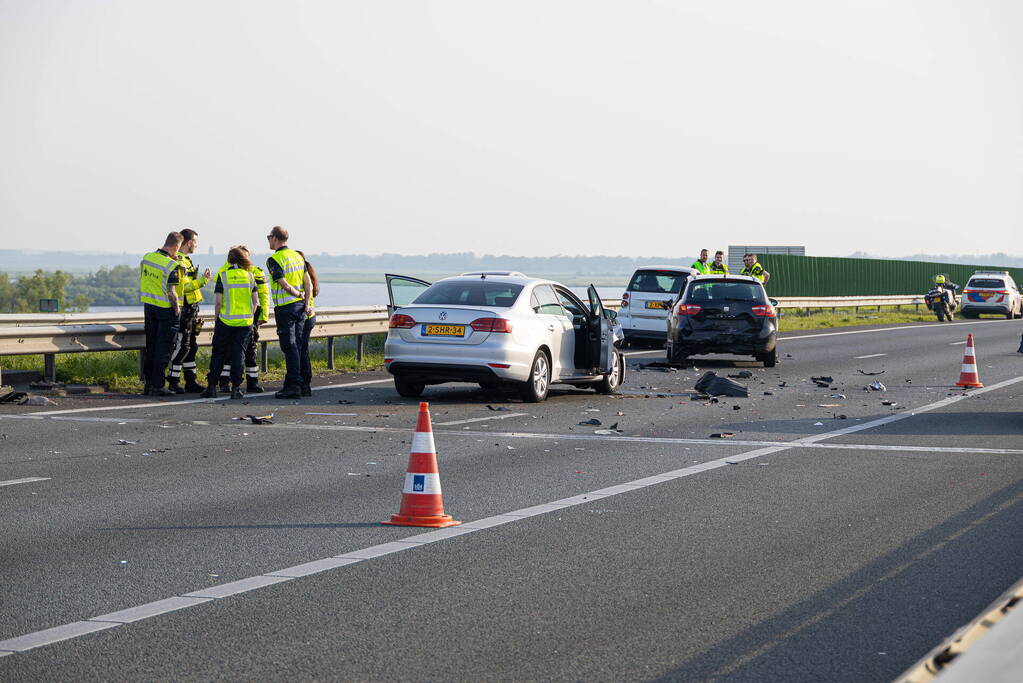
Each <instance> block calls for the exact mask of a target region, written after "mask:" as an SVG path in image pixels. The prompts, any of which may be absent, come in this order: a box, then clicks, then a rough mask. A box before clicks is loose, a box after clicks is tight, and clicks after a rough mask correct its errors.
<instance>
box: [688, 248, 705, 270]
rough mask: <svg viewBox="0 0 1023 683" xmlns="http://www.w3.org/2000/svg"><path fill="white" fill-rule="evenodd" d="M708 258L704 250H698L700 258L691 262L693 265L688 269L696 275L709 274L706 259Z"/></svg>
mask: <svg viewBox="0 0 1023 683" xmlns="http://www.w3.org/2000/svg"><path fill="white" fill-rule="evenodd" d="M709 256H710V252H709V251H707V250H706V249H700V258H698V259H696V260H695V261H693V265H691V266H689V267H690V268H692V269H693V270H695V271H696V274H697V275H706V274H707V273H709V272H710V264H709V263H707V258H708V257H709Z"/></svg>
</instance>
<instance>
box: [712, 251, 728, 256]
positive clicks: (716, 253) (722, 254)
mask: <svg viewBox="0 0 1023 683" xmlns="http://www.w3.org/2000/svg"><path fill="white" fill-rule="evenodd" d="M714 255H715V256H724V255H725V252H723V251H720V250H719V251H715V252H714Z"/></svg>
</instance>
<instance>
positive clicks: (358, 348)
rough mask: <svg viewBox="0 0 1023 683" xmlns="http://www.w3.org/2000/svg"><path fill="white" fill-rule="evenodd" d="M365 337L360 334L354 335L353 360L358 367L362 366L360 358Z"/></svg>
mask: <svg viewBox="0 0 1023 683" xmlns="http://www.w3.org/2000/svg"><path fill="white" fill-rule="evenodd" d="M365 341H366V339H365V337H363V335H361V334H357V335H355V360H356V362H357V363H359V364H360V365H361V364H362V356H363V353H364V351H365V348H366V344H365Z"/></svg>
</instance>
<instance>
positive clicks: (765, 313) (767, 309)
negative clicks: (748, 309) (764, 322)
mask: <svg viewBox="0 0 1023 683" xmlns="http://www.w3.org/2000/svg"><path fill="white" fill-rule="evenodd" d="M753 315H757V316H760V317H761V318H773V317H774V306H772V305H770V304H767V305H766V306H754V307H753Z"/></svg>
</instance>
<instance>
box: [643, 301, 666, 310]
mask: <svg viewBox="0 0 1023 683" xmlns="http://www.w3.org/2000/svg"><path fill="white" fill-rule="evenodd" d="M646 307H647V308H659V309H661V310H664V311H666V310H668V309H669V308H671V304H669V303H668V302H667V301H648V302H646Z"/></svg>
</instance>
